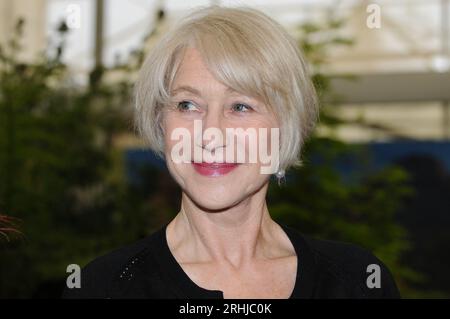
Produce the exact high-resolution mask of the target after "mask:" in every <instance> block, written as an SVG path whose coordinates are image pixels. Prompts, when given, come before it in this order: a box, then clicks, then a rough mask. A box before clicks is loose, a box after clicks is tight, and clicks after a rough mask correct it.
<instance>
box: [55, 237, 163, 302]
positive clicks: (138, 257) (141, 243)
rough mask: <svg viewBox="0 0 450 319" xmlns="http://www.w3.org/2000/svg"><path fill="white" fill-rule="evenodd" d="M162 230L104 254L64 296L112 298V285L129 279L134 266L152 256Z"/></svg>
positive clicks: (83, 270)
mask: <svg viewBox="0 0 450 319" xmlns="http://www.w3.org/2000/svg"><path fill="white" fill-rule="evenodd" d="M161 231H162V229H158V230H156V231H154V232H153V233H152V234H151V235H149V236H147V237H145V238H143V239H140V240H138V241H136V242H134V243H132V244H129V245H126V246H123V247H120V248H117V249H115V250H112V251H110V252H108V253H106V254H104V255H101V256H99V257H97V258H95V259H94V260H92V261H91V262H89V263H88V264H87V265H86V266H84V267H83V268H82V269H81V277H80V283H81V287H80V288H71V289H69V288H65V289H64V292H63V298H69V299H70V298H110V292H111V291H112V290H113V289H112V285H114V284H115V282H118V281H121V280H125V281H126V280H128V279H129V277H130V276H133V275H134V268H135V267H137V266H138V265H140V264H141V263H142V262H143V261H147V259H148V257H149V255H151V252H152V251H153V250H154V247H155V245H156V244H157V240H158V237H159V236H160V235H161Z"/></svg>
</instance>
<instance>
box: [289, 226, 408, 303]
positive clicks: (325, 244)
mask: <svg viewBox="0 0 450 319" xmlns="http://www.w3.org/2000/svg"><path fill="white" fill-rule="evenodd" d="M290 232H291V236H292V237H293V238H294V241H296V244H297V246H298V247H301V248H302V249H303V253H305V250H307V251H308V253H307V258H309V259H310V262H311V266H310V269H311V271H312V272H314V276H315V281H316V285H317V286H316V288H315V290H316V294H318V295H317V296H318V297H337V298H339V297H345V298H348V297H353V298H399V297H400V294H399V292H398V289H397V286H396V284H395V281H394V279H393V276H392V274H391V272H390V270H389V269H388V267H387V266H386V265H385V264H384V263H383V262H382V261H381V260H380V259H379V258H378V257H376V256H375V254H374V253H373V252H371V251H370V250H368V249H366V248H363V247H361V246H358V245H355V244H352V243H347V242H343V241H335V240H325V239H318V238H314V237H312V236H307V235H304V234H301V233H300V232H298V231H296V230H294V229H292V228H291V229H290ZM300 254H302V253H301V250H300ZM330 285H333V287H330ZM333 291H334V292H335V293H336V295H326V294H325V292H326V293H330V292H333Z"/></svg>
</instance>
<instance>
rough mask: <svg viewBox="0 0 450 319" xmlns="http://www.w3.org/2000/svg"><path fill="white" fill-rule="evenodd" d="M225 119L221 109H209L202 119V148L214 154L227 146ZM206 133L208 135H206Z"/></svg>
mask: <svg viewBox="0 0 450 319" xmlns="http://www.w3.org/2000/svg"><path fill="white" fill-rule="evenodd" d="M224 126H225V119H224V116H223V112H222V109H221V108H218V107H217V108H212V107H210V108H208V110H207V112H206V114H205V116H204V117H203V119H202V137H201V141H202V144H201V146H202V148H204V149H207V150H208V151H210V152H213V151H214V150H215V149H217V148H220V147H224V146H225V127H224ZM205 133H206V134H205Z"/></svg>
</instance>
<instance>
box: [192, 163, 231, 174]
mask: <svg viewBox="0 0 450 319" xmlns="http://www.w3.org/2000/svg"><path fill="white" fill-rule="evenodd" d="M192 165H193V166H194V169H195V170H196V171H197V173H199V174H201V175H204V176H222V175H225V174H228V173H229V172H231V171H232V170H234V169H235V168H236V167H238V165H239V164H236V163H206V162H202V163H194V162H192Z"/></svg>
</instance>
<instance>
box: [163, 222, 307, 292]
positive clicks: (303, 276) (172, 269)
mask: <svg viewBox="0 0 450 319" xmlns="http://www.w3.org/2000/svg"><path fill="white" fill-rule="evenodd" d="M168 224H169V223H166V224H165V225H164V226H163V227H162V228H161V229H160V230H159V231H158V232H157V234H156V235H157V236H156V238H157V243H158V245H156V246H158V247H159V248H160V249H159V252H158V258H157V260H158V261H159V263H160V267H161V270H162V273H164V274H165V275H166V277H167V278H166V279H168V280H170V281H171V282H172V284H173V285H174V286H175V287H178V289H177V292H178V294H179V295H180V297H181V298H193V299H196V298H198V299H203V298H211V299H223V298H224V296H223V292H222V291H220V290H208V289H206V288H203V287H200V286H199V285H197V284H196V283H195V282H194V281H193V280H192V279H191V278H190V277H189V276H188V275H187V274H186V272H185V271H184V270H183V268H182V267H181V265H180V264H179V263H178V262H177V260H176V259H175V256H173V254H172V252H171V251H170V248H169V244H168V242H167V236H166V229H167V226H168ZM279 225H280V226H281V228H282V229H283V230H284V231H285V233H286V235H287V236H288V238H289V240H290V241H291V243H292V245H293V246H294V249H295V253H296V254H297V276H296V281H295V285H294V289H293V291H292V293H291V296H290V297H289V299H294V298H311V297H312V295H313V288H314V282H315V266H314V258H313V254H312V252H311V250H310V248H309V246H308V244H307V243H306V241H305V239H304V238H303V237H302V236H301V234H300V233H299V232H298V231H296V230H294V229H292V228H290V227H288V226H286V225H284V224H281V223H279Z"/></svg>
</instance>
